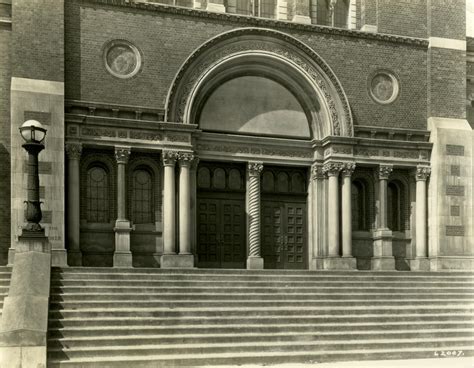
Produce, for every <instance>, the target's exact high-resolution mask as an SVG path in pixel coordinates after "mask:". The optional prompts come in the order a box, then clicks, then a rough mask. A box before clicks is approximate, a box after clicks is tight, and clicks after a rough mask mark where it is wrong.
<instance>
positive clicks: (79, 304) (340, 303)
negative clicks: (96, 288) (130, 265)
mask: <svg viewBox="0 0 474 368" xmlns="http://www.w3.org/2000/svg"><path fill="white" fill-rule="evenodd" d="M446 303H447V300H446V299H429V300H424V299H412V300H410V306H412V307H413V306H415V305H416V306H420V307H425V306H443V307H444V306H445V304H446ZM449 303H450V305H452V306H454V305H456V306H473V305H474V303H473V299H457V300H449ZM348 304H349V305H350V306H349V305H348ZM406 304H407V301H406V300H397V299H395V300H393V299H376V300H369V299H363V300H360V299H346V300H314V301H308V300H289V301H285V300H278V299H266V300H249V299H247V300H239V299H235V298H231V297H230V298H228V299H225V300H212V299H211V300H180V299H177V298H175V299H172V298H170V299H168V300H160V299H158V300H141V299H138V298H135V299H133V300H77V301H74V300H73V301H52V302H51V303H50V308H51V309H53V310H54V309H87V308H105V309H109V308H117V307H120V308H132V307H136V308H194V307H197V308H199V307H216V308H227V307H233V308H235V307H240V308H247V307H249V308H255V307H260V308H266V307H280V308H282V307H343V308H345V309H346V310H348V311H349V310H350V309H352V308H354V307H360V306H367V307H373V306H387V307H392V308H395V307H397V306H406Z"/></svg>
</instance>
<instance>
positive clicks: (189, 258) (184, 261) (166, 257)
mask: <svg viewBox="0 0 474 368" xmlns="http://www.w3.org/2000/svg"><path fill="white" fill-rule="evenodd" d="M160 267H161V268H194V255H193V254H163V255H162V256H161V260H160Z"/></svg>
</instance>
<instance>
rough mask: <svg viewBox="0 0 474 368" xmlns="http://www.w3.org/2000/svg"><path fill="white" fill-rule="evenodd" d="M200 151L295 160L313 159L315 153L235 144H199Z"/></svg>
mask: <svg viewBox="0 0 474 368" xmlns="http://www.w3.org/2000/svg"><path fill="white" fill-rule="evenodd" d="M197 150H198V151H210V152H225V153H240V154H251V155H259V156H279V157H294V158H312V157H313V152H311V151H309V150H308V151H299V150H291V149H283V148H282V149H280V148H266V147H250V146H242V145H234V144H211V143H199V144H198V145H197Z"/></svg>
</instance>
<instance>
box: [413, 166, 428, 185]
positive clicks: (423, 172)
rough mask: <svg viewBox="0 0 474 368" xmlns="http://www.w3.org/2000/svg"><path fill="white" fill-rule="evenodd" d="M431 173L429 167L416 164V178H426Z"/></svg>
mask: <svg viewBox="0 0 474 368" xmlns="http://www.w3.org/2000/svg"><path fill="white" fill-rule="evenodd" d="M430 174H431V167H429V166H417V167H416V173H415V178H416V180H417V181H418V180H426V179H428V176H430Z"/></svg>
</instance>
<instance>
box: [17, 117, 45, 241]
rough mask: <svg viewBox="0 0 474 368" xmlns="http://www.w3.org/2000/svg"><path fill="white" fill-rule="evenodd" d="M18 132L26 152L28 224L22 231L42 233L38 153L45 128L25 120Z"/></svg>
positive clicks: (41, 148)
mask: <svg viewBox="0 0 474 368" xmlns="http://www.w3.org/2000/svg"><path fill="white" fill-rule="evenodd" d="M20 134H21V136H22V138H23V139H24V140H25V142H26V143H24V144H23V145H22V147H23V148H24V149H25V150H26V151H27V152H28V164H27V168H28V170H27V172H28V188H27V190H28V200H26V201H25V203H26V220H27V221H28V224H27V225H26V227H24V228H23V233H24V235H25V233H29V234H30V235H35V234H36V235H41V234H44V229H43V228H42V227H41V225H40V224H39V222H40V221H41V218H42V214H41V202H40V197H39V173H38V155H39V153H40V152H41V151H42V150H43V149H44V145H43V143H42V142H43V140H44V137H45V136H46V129H45V128H43V126H42V125H41V123H40V122H39V121H36V120H27V121H25V122H24V123H23V124H22V125H21V127H20Z"/></svg>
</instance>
